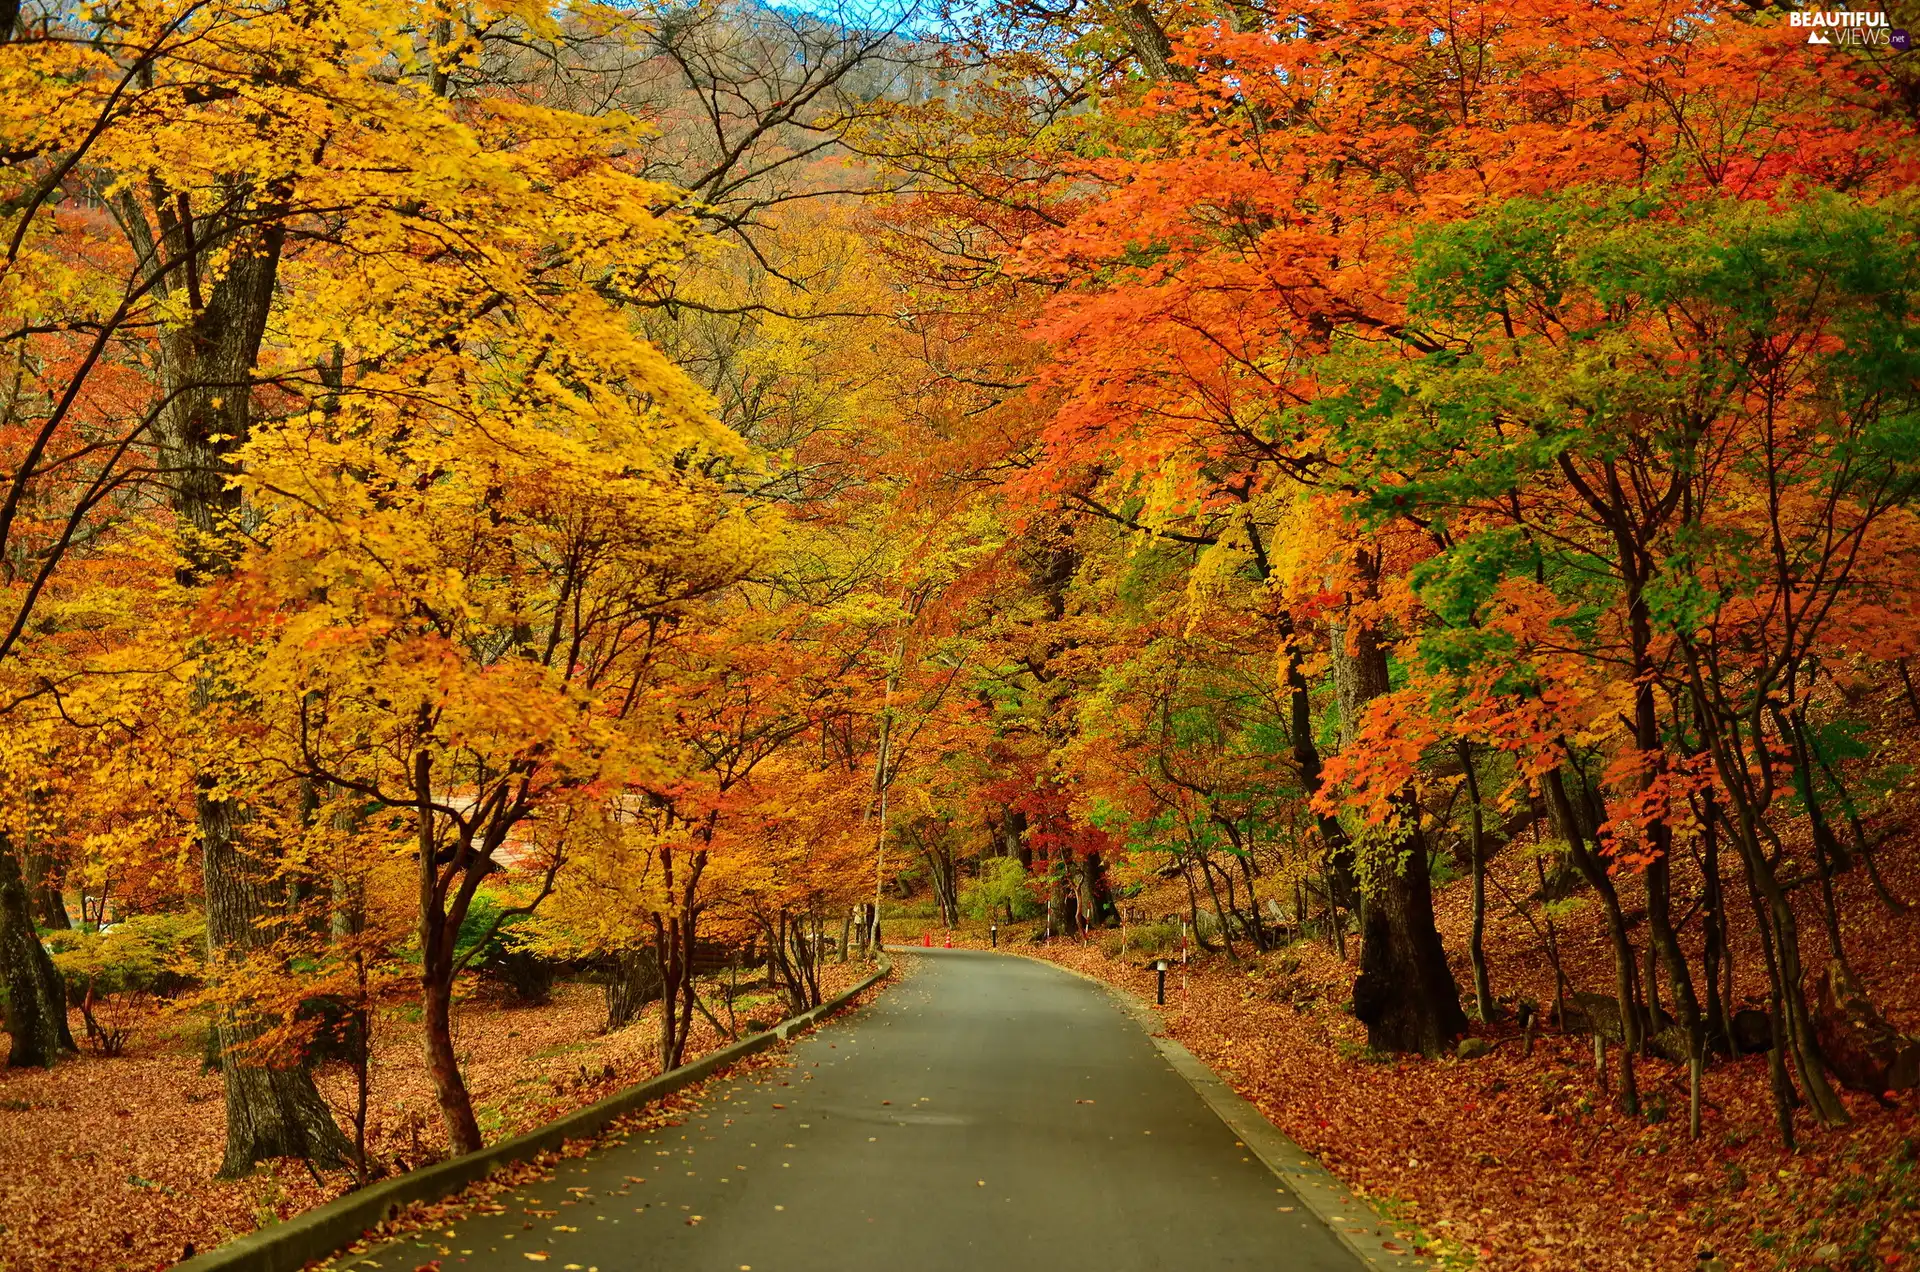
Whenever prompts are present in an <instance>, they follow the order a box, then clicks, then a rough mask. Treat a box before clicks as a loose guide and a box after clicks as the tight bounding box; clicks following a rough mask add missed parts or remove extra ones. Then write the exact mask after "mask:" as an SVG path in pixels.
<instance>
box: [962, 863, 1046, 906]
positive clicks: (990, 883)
mask: <svg viewBox="0 0 1920 1272" xmlns="http://www.w3.org/2000/svg"><path fill="white" fill-rule="evenodd" d="M1008 907H1011V908H1012V913H1013V917H1014V918H1015V919H1030V918H1033V917H1034V916H1036V915H1038V914H1039V913H1040V908H1041V907H1040V902H1039V900H1038V899H1037V898H1036V897H1035V896H1034V895H1033V889H1032V888H1030V887H1028V886H1027V868H1026V867H1025V866H1023V865H1021V864H1020V862H1019V860H1018V859H1017V858H1014V857H989V858H988V859H987V860H985V861H983V862H981V863H980V877H979V878H978V879H975V880H974V881H973V882H972V883H970V884H968V885H967V886H966V887H964V888H962V889H960V909H961V911H962V912H963V913H965V914H966V915H967V917H968V918H973V919H993V918H1004V917H1005V916H1006V914H1007V912H1008Z"/></svg>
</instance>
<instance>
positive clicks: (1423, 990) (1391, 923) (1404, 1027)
mask: <svg viewBox="0 0 1920 1272" xmlns="http://www.w3.org/2000/svg"><path fill="white" fill-rule="evenodd" d="M1332 649H1333V668H1334V685H1335V689H1336V690H1337V691H1338V694H1339V698H1340V731H1341V739H1342V744H1343V745H1345V744H1348V743H1350V742H1351V741H1352V739H1353V737H1354V735H1355V733H1356V732H1357V731H1358V729H1359V724H1360V716H1361V714H1362V713H1363V711H1364V710H1365V707H1366V704H1367V703H1369V702H1371V701H1372V700H1373V699H1375V698H1377V697H1379V696H1380V695H1382V694H1384V693H1386V692H1387V690H1388V687H1389V682H1388V676H1387V655H1386V651H1385V650H1384V649H1382V648H1381V646H1380V643H1379V640H1378V639H1377V637H1376V636H1375V634H1374V633H1373V632H1372V631H1371V630H1369V629H1367V628H1358V627H1357V628H1354V629H1353V630H1352V631H1351V633H1349V632H1348V631H1347V630H1345V629H1344V628H1340V627H1336V628H1335V629H1334V631H1333V636H1332ZM1397 802H1398V803H1399V804H1400V806H1401V807H1400V812H1401V824H1402V825H1403V826H1404V827H1405V830H1406V837H1405V839H1404V840H1403V841H1402V843H1403V845H1404V856H1405V865H1404V866H1403V867H1401V868H1400V869H1393V868H1390V867H1389V868H1386V869H1379V870H1375V871H1372V872H1368V871H1365V870H1362V871H1360V872H1359V873H1360V875H1361V877H1362V878H1363V879H1364V880H1366V881H1367V882H1368V883H1370V884H1371V885H1372V886H1371V887H1369V888H1367V889H1366V890H1365V893H1364V896H1363V904H1362V906H1361V912H1360V919H1361V938H1360V975H1359V977H1358V978H1357V979H1356V980H1355V981H1354V984H1353V1010H1354V1015H1355V1016H1356V1017H1358V1018H1359V1019H1360V1021H1361V1022H1362V1023H1363V1024H1365V1025H1366V1026H1367V1043H1368V1045H1369V1046H1371V1047H1373V1048H1375V1049H1376V1050H1382V1051H1418V1052H1421V1053H1423V1054H1425V1055H1438V1054H1439V1053H1440V1052H1441V1051H1442V1050H1443V1049H1444V1048H1445V1047H1446V1045H1447V1043H1448V1042H1449V1041H1450V1040H1451V1039H1453V1038H1456V1037H1458V1036H1459V1035H1460V1034H1462V1033H1465V1032H1466V1029H1467V1018H1466V1014H1465V1013H1464V1012H1462V1011H1461V1010H1460V987H1459V986H1458V985H1456V984H1455V983H1454V980H1453V969H1451V968H1450V967H1448V966H1447V956H1446V951H1445V950H1444V949H1443V948H1442V947H1441V944H1440V933H1439V930H1438V929H1437V928H1435V927H1434V924H1433V884H1432V880H1431V877H1430V875H1429V873H1428V863H1427V842H1426V835H1425V832H1424V831H1423V830H1422V829H1421V827H1420V821H1419V812H1420V810H1419V802H1418V801H1417V800H1416V799H1415V798H1413V796H1412V793H1411V792H1410V791H1409V792H1403V793H1402V794H1401V795H1400V796H1399V797H1398V801H1397ZM1369 873H1371V875H1372V876H1375V877H1374V878H1368V876H1369Z"/></svg>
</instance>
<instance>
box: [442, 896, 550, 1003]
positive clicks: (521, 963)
mask: <svg viewBox="0 0 1920 1272" xmlns="http://www.w3.org/2000/svg"><path fill="white" fill-rule="evenodd" d="M501 908H502V907H501V905H500V903H499V902H498V901H496V900H494V899H493V898H492V897H490V896H488V895H487V894H486V893H484V892H483V893H480V894H478V895H476V896H475V897H474V898H473V904H472V905H471V906H469V907H468V908H467V917H466V918H464V919H462V920H461V922H460V933H459V935H458V936H457V937H455V938H454V950H455V954H454V957H455V958H459V957H462V956H464V955H465V954H466V952H467V951H468V950H470V949H472V948H473V946H474V945H475V944H476V943H477V942H479V941H482V940H484V941H486V947H485V948H484V949H482V950H481V951H480V952H479V953H478V954H476V955H475V956H474V958H473V961H472V962H471V963H469V964H468V966H469V967H471V968H473V969H474V971H475V972H477V973H478V974H479V976H480V978H481V979H482V980H483V981H486V982H487V983H488V984H492V985H497V986H499V987H501V988H503V989H505V990H506V991H507V993H508V994H509V995H510V996H511V997H513V998H514V999H515V1000H516V1001H518V1002H522V1003H525V1004H527V1005H529V1006H534V1007H537V1006H539V1005H540V1004H542V1003H544V1002H546V1001H547V999H548V998H549V997H551V996H552V994H553V983H554V981H555V980H557V979H558V978H559V975H560V967H559V965H558V964H557V963H555V962H554V961H553V960H551V959H548V958H545V957H543V956H542V955H540V954H536V953H535V952H534V951H532V950H531V949H529V948H527V946H526V945H525V944H523V943H522V942H521V941H519V940H518V939H516V937H515V934H514V927H515V926H516V925H517V924H518V923H519V922H520V921H521V920H522V919H523V918H524V917H525V916H524V915H514V916H513V917H511V918H509V919H507V921H506V922H504V923H502V924H501V925H500V926H499V927H498V928H497V929H495V928H494V927H493V923H494V920H495V919H496V918H498V917H499V914H500V910H501ZM489 930H491V931H492V935H491V936H488V932H489Z"/></svg>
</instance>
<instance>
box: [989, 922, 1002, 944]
mask: <svg viewBox="0 0 1920 1272" xmlns="http://www.w3.org/2000/svg"><path fill="white" fill-rule="evenodd" d="M987 939H988V940H989V941H991V942H993V948H994V949H996V950H997V949H999V948H1000V925H999V924H998V923H989V924H987Z"/></svg>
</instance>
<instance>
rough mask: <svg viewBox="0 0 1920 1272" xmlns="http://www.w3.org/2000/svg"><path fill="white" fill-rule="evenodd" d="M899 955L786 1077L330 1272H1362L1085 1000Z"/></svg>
mask: <svg viewBox="0 0 1920 1272" xmlns="http://www.w3.org/2000/svg"><path fill="white" fill-rule="evenodd" d="M914 952H915V953H916V954H919V955H921V957H922V964H921V967H920V969H919V970H918V971H917V972H916V973H915V974H914V975H913V976H912V977H910V978H908V979H907V980H905V981H903V982H902V983H901V984H899V985H897V986H895V987H893V988H890V989H888V990H887V992H886V993H884V994H883V995H881V997H880V998H879V999H878V1001H877V1002H876V1003H875V1004H874V1005H873V1006H871V1007H869V1008H867V1009H866V1010H864V1011H861V1012H859V1013H857V1014H856V1015H853V1016H851V1017H848V1018H845V1019H843V1020H840V1021H838V1022H835V1023H831V1024H829V1025H827V1026H825V1027H824V1028H821V1029H819V1030H817V1031H815V1032H814V1033H813V1034H811V1035H809V1036H808V1037H806V1038H805V1039H803V1040H801V1041H799V1042H798V1043H796V1044H795V1046H794V1048H793V1052H792V1063H791V1065H790V1066H786V1067H776V1068H773V1069H767V1070H759V1071H755V1072H751V1073H748V1074H745V1075H742V1076H739V1077H735V1078H731V1079H727V1080H724V1081H721V1082H717V1083H715V1084H714V1085H713V1086H711V1087H710V1088H709V1089H708V1097H707V1099H706V1100H705V1102H704V1103H703V1105H702V1106H701V1109H700V1111H698V1112H696V1113H694V1114H693V1115H692V1116H690V1117H689V1118H688V1119H687V1121H686V1122H685V1124H684V1125H681V1126H676V1127H669V1128H664V1129H661V1130H657V1131H652V1132H648V1133H645V1134H644V1135H640V1136H636V1137H634V1138H633V1139H632V1140H630V1141H629V1142H628V1143H627V1144H625V1145H624V1146H621V1147H618V1148H613V1149H609V1150H607V1151H604V1152H597V1153H595V1154H594V1155H593V1156H591V1157H589V1158H584V1159H579V1160H568V1161H566V1162H563V1163H562V1164H561V1166H560V1167H559V1170H558V1173H557V1175H556V1177H555V1179H554V1181H553V1182H552V1183H548V1184H538V1185H535V1186H533V1187H531V1188H527V1189H524V1190H520V1191H516V1192H511V1193H507V1194H503V1195H502V1196H501V1198H500V1200H501V1201H502V1202H503V1203H505V1204H506V1206H507V1208H508V1213H506V1214H504V1215H493V1216H484V1217H478V1218H476V1219H473V1220H470V1221H468V1222H466V1223H462V1224H459V1225H457V1226H456V1228H455V1229H454V1235H453V1236H452V1237H448V1236H446V1235H443V1234H431V1235H430V1236H429V1237H427V1238H426V1239H424V1240H422V1239H415V1240H409V1241H404V1242H401V1243H399V1244H398V1245H396V1246H388V1247H386V1248H385V1249H384V1250H380V1251H376V1252H375V1253H374V1254H372V1255H369V1256H366V1257H363V1258H361V1259H359V1260H357V1261H354V1262H352V1263H350V1264H348V1265H347V1266H348V1267H350V1268H352V1269H354V1270H355V1272H360V1270H361V1269H373V1268H379V1269H382V1270H383V1272H395V1269H402V1270H403V1272H411V1270H412V1269H415V1268H418V1267H420V1266H421V1265H422V1264H425V1263H428V1262H429V1261H430V1260H434V1259H438V1260H439V1263H438V1265H437V1266H438V1267H440V1268H442V1269H445V1270H446V1272H453V1270H454V1269H509V1268H510V1269H515V1270H516V1272H527V1269H529V1268H530V1267H533V1266H543V1267H547V1268H552V1269H556V1270H558V1269H566V1268H578V1269H582V1270H586V1269H596V1270H597V1272H739V1270H741V1269H751V1270H752V1272H881V1270H882V1269H885V1270H888V1272H974V1270H976V1269H986V1268H993V1269H1006V1270H1008V1272H1027V1270H1031V1272H1080V1270H1081V1269H1085V1270H1086V1272H1161V1270H1165V1272H1211V1270H1214V1269H1221V1270H1224V1269H1239V1268H1258V1269H1265V1270H1268V1272H1356V1269H1359V1268H1361V1267H1363V1266H1364V1265H1363V1264H1362V1263H1361V1262H1360V1261H1359V1260H1358V1259H1357V1258H1355V1256H1354V1255H1353V1254H1351V1253H1350V1252H1349V1251H1348V1249H1347V1248H1346V1247H1345V1246H1343V1245H1341V1244H1340V1242H1339V1241H1338V1240H1337V1239H1336V1238H1335V1237H1334V1235H1333V1234H1332V1233H1331V1232H1330V1231H1328V1229H1327V1228H1326V1227H1324V1226H1323V1225H1322V1224H1321V1223H1320V1222H1319V1221H1318V1220H1316V1219H1315V1218H1314V1217H1313V1216H1312V1215H1311V1214H1310V1213H1309V1212H1308V1210H1307V1209H1306V1207H1304V1206H1302V1205H1301V1204H1300V1202H1299V1200H1298V1198H1297V1197H1295V1196H1294V1195H1293V1194H1292V1193H1291V1192H1289V1191H1287V1190H1286V1189H1285V1188H1284V1187H1283V1186H1282V1184H1281V1181H1280V1180H1278V1179H1276V1178H1275V1177H1274V1175H1273V1174H1272V1173H1271V1172H1270V1171H1269V1170H1268V1169H1267V1168H1266V1167H1265V1166H1264V1165H1262V1164H1261V1163H1260V1162H1259V1161H1258V1160H1257V1159H1256V1158H1255V1157H1254V1156H1253V1154H1252V1153H1251V1152H1250V1151H1249V1150H1247V1149H1245V1148H1243V1147H1241V1146H1240V1145H1239V1143H1238V1142H1237V1141H1236V1140H1235V1138H1234V1134H1233V1132H1232V1131H1230V1130H1228V1129H1227V1127H1226V1126H1225V1124H1223V1123H1222V1122H1221V1121H1220V1120H1219V1118H1218V1117H1216V1116H1215V1115H1214V1113H1213V1112H1212V1111H1211V1110H1210V1109H1209V1108H1208V1107H1207V1106H1206V1104H1204V1103H1203V1102H1202V1101H1201V1099H1200V1097H1199V1095H1198V1094H1196V1093H1195V1091H1194V1089H1193V1087H1191V1086H1190V1085H1188V1083H1187V1082H1186V1080H1185V1079H1183V1078H1181V1077H1180V1076H1179V1075H1178V1074H1177V1073H1175V1072H1174V1070H1173V1069H1172V1068H1171V1067H1170V1066H1169V1064H1168V1062H1167V1061H1166V1060H1165V1059H1163V1058H1162V1057H1161V1055H1160V1053H1159V1052H1158V1051H1157V1050H1156V1049H1155V1047H1154V1046H1153V1043H1152V1042H1151V1041H1150V1040H1149V1039H1148V1038H1147V1036H1146V1035H1145V1034H1144V1033H1143V1032H1142V1031H1141V1029H1140V1027H1139V1026H1138V1025H1137V1024H1135V1023H1134V1022H1133V1021H1132V1020H1130V1019H1128V1018H1127V1016H1126V1015H1125V1014H1123V1013H1122V1011H1121V1010H1120V1009H1119V1008H1118V1007H1117V1006H1116V1004H1115V1003H1114V1002H1113V1000H1112V999H1111V998H1109V997H1108V996H1107V995H1106V994H1105V993H1103V992H1102V991H1101V990H1099V989H1098V988H1097V987H1095V986H1093V985H1091V984H1089V983H1087V982H1085V981H1082V980H1080V979H1079V978H1077V977H1074V976H1071V975H1068V974H1067V973H1065V972H1061V971H1059V970H1057V969H1055V968H1052V967H1049V966H1046V965H1045V964H1042V963H1038V962H1034V961H1031V960H1028V959H1022V958H1009V957H1005V956H1001V955H994V954H984V953H977V952H968V951H960V950H955V951H952V952H946V951H939V952H934V953H931V954H929V953H928V952H927V951H921V950H916V951H914ZM638 1180H644V1181H645V1182H636V1181H638ZM535 1212H539V1213H535ZM537 1256H545V1257H537Z"/></svg>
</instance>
